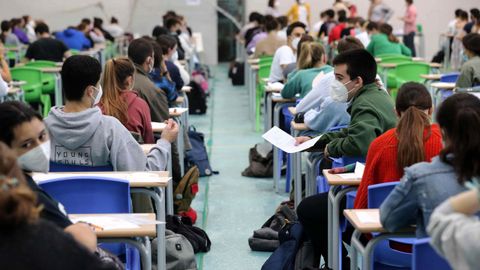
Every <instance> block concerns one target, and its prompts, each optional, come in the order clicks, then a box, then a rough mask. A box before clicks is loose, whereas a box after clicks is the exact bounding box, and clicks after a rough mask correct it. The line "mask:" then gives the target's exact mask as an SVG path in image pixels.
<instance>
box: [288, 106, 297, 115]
mask: <svg viewBox="0 0 480 270" xmlns="http://www.w3.org/2000/svg"><path fill="white" fill-rule="evenodd" d="M288 111H289V112H290V113H291V114H292V115H296V114H297V108H295V107H288Z"/></svg>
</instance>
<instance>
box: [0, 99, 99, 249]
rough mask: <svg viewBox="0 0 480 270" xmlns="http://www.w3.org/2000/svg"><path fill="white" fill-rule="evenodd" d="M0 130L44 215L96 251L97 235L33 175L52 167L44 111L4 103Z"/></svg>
mask: <svg viewBox="0 0 480 270" xmlns="http://www.w3.org/2000/svg"><path fill="white" fill-rule="evenodd" d="M0 129H1V130H2V132H1V133H0V141H1V142H3V143H5V144H7V145H8V146H9V147H10V148H11V149H12V150H13V151H14V153H15V154H16V156H17V157H18V164H19V166H20V167H21V168H22V169H23V170H24V177H25V180H26V181H27V184H28V185H29V187H30V188H31V189H32V190H33V191H34V192H35V194H36V196H37V203H38V205H43V208H42V211H41V212H40V217H41V218H42V219H43V220H47V221H49V222H52V223H53V224H54V225H55V226H56V227H58V228H60V229H62V230H64V231H65V232H67V233H70V234H71V235H73V237H74V238H75V239H76V240H77V241H78V242H79V243H81V244H82V245H84V246H85V247H87V248H89V249H90V250H92V251H94V250H95V249H96V245H97V238H96V236H95V234H94V233H93V232H92V231H91V230H90V229H89V228H88V227H86V226H83V224H72V222H71V221H70V219H68V217H67V215H66V213H65V210H64V209H63V205H61V204H60V203H58V202H57V201H55V200H54V199H53V198H52V197H50V196H49V195H48V194H47V193H46V192H45V191H43V190H42V189H41V188H40V187H39V186H38V185H37V184H36V183H35V182H34V181H33V179H32V177H31V172H48V169H49V160H50V140H49V136H48V132H47V130H46V128H45V124H44V123H43V121H42V117H41V116H40V114H38V112H36V111H34V110H33V109H32V108H31V107H30V106H29V105H27V104H25V103H22V102H18V101H7V102H4V103H1V104H0ZM0 153H3V151H2V152H0Z"/></svg>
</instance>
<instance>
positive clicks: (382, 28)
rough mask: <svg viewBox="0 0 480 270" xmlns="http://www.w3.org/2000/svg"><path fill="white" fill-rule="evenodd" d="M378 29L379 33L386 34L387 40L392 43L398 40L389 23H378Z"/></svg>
mask: <svg viewBox="0 0 480 270" xmlns="http://www.w3.org/2000/svg"><path fill="white" fill-rule="evenodd" d="M379 31H380V33H383V34H385V35H387V37H388V41H390V42H393V43H399V42H400V41H399V40H398V38H397V37H396V36H395V35H394V34H393V28H392V26H391V25H389V24H387V23H384V24H382V25H380V28H379Z"/></svg>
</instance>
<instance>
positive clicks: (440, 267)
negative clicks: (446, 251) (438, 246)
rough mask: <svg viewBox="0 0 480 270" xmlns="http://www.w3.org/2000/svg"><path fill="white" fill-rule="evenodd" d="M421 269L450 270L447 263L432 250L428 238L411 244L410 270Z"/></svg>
mask: <svg viewBox="0 0 480 270" xmlns="http://www.w3.org/2000/svg"><path fill="white" fill-rule="evenodd" d="M423 269H435V270H450V269H452V268H451V267H450V265H449V264H448V262H447V261H446V260H445V259H444V258H442V257H440V256H439V255H438V253H437V252H435V250H434V249H433V248H432V246H431V245H430V238H422V239H417V240H415V241H414V243H413V256H412V270H423Z"/></svg>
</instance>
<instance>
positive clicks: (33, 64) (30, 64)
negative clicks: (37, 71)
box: [25, 60, 57, 68]
mask: <svg viewBox="0 0 480 270" xmlns="http://www.w3.org/2000/svg"><path fill="white" fill-rule="evenodd" d="M25 66H27V67H33V68H45V67H56V66H57V63H55V62H53V61H47V60H36V61H30V62H28V63H26V64H25Z"/></svg>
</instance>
